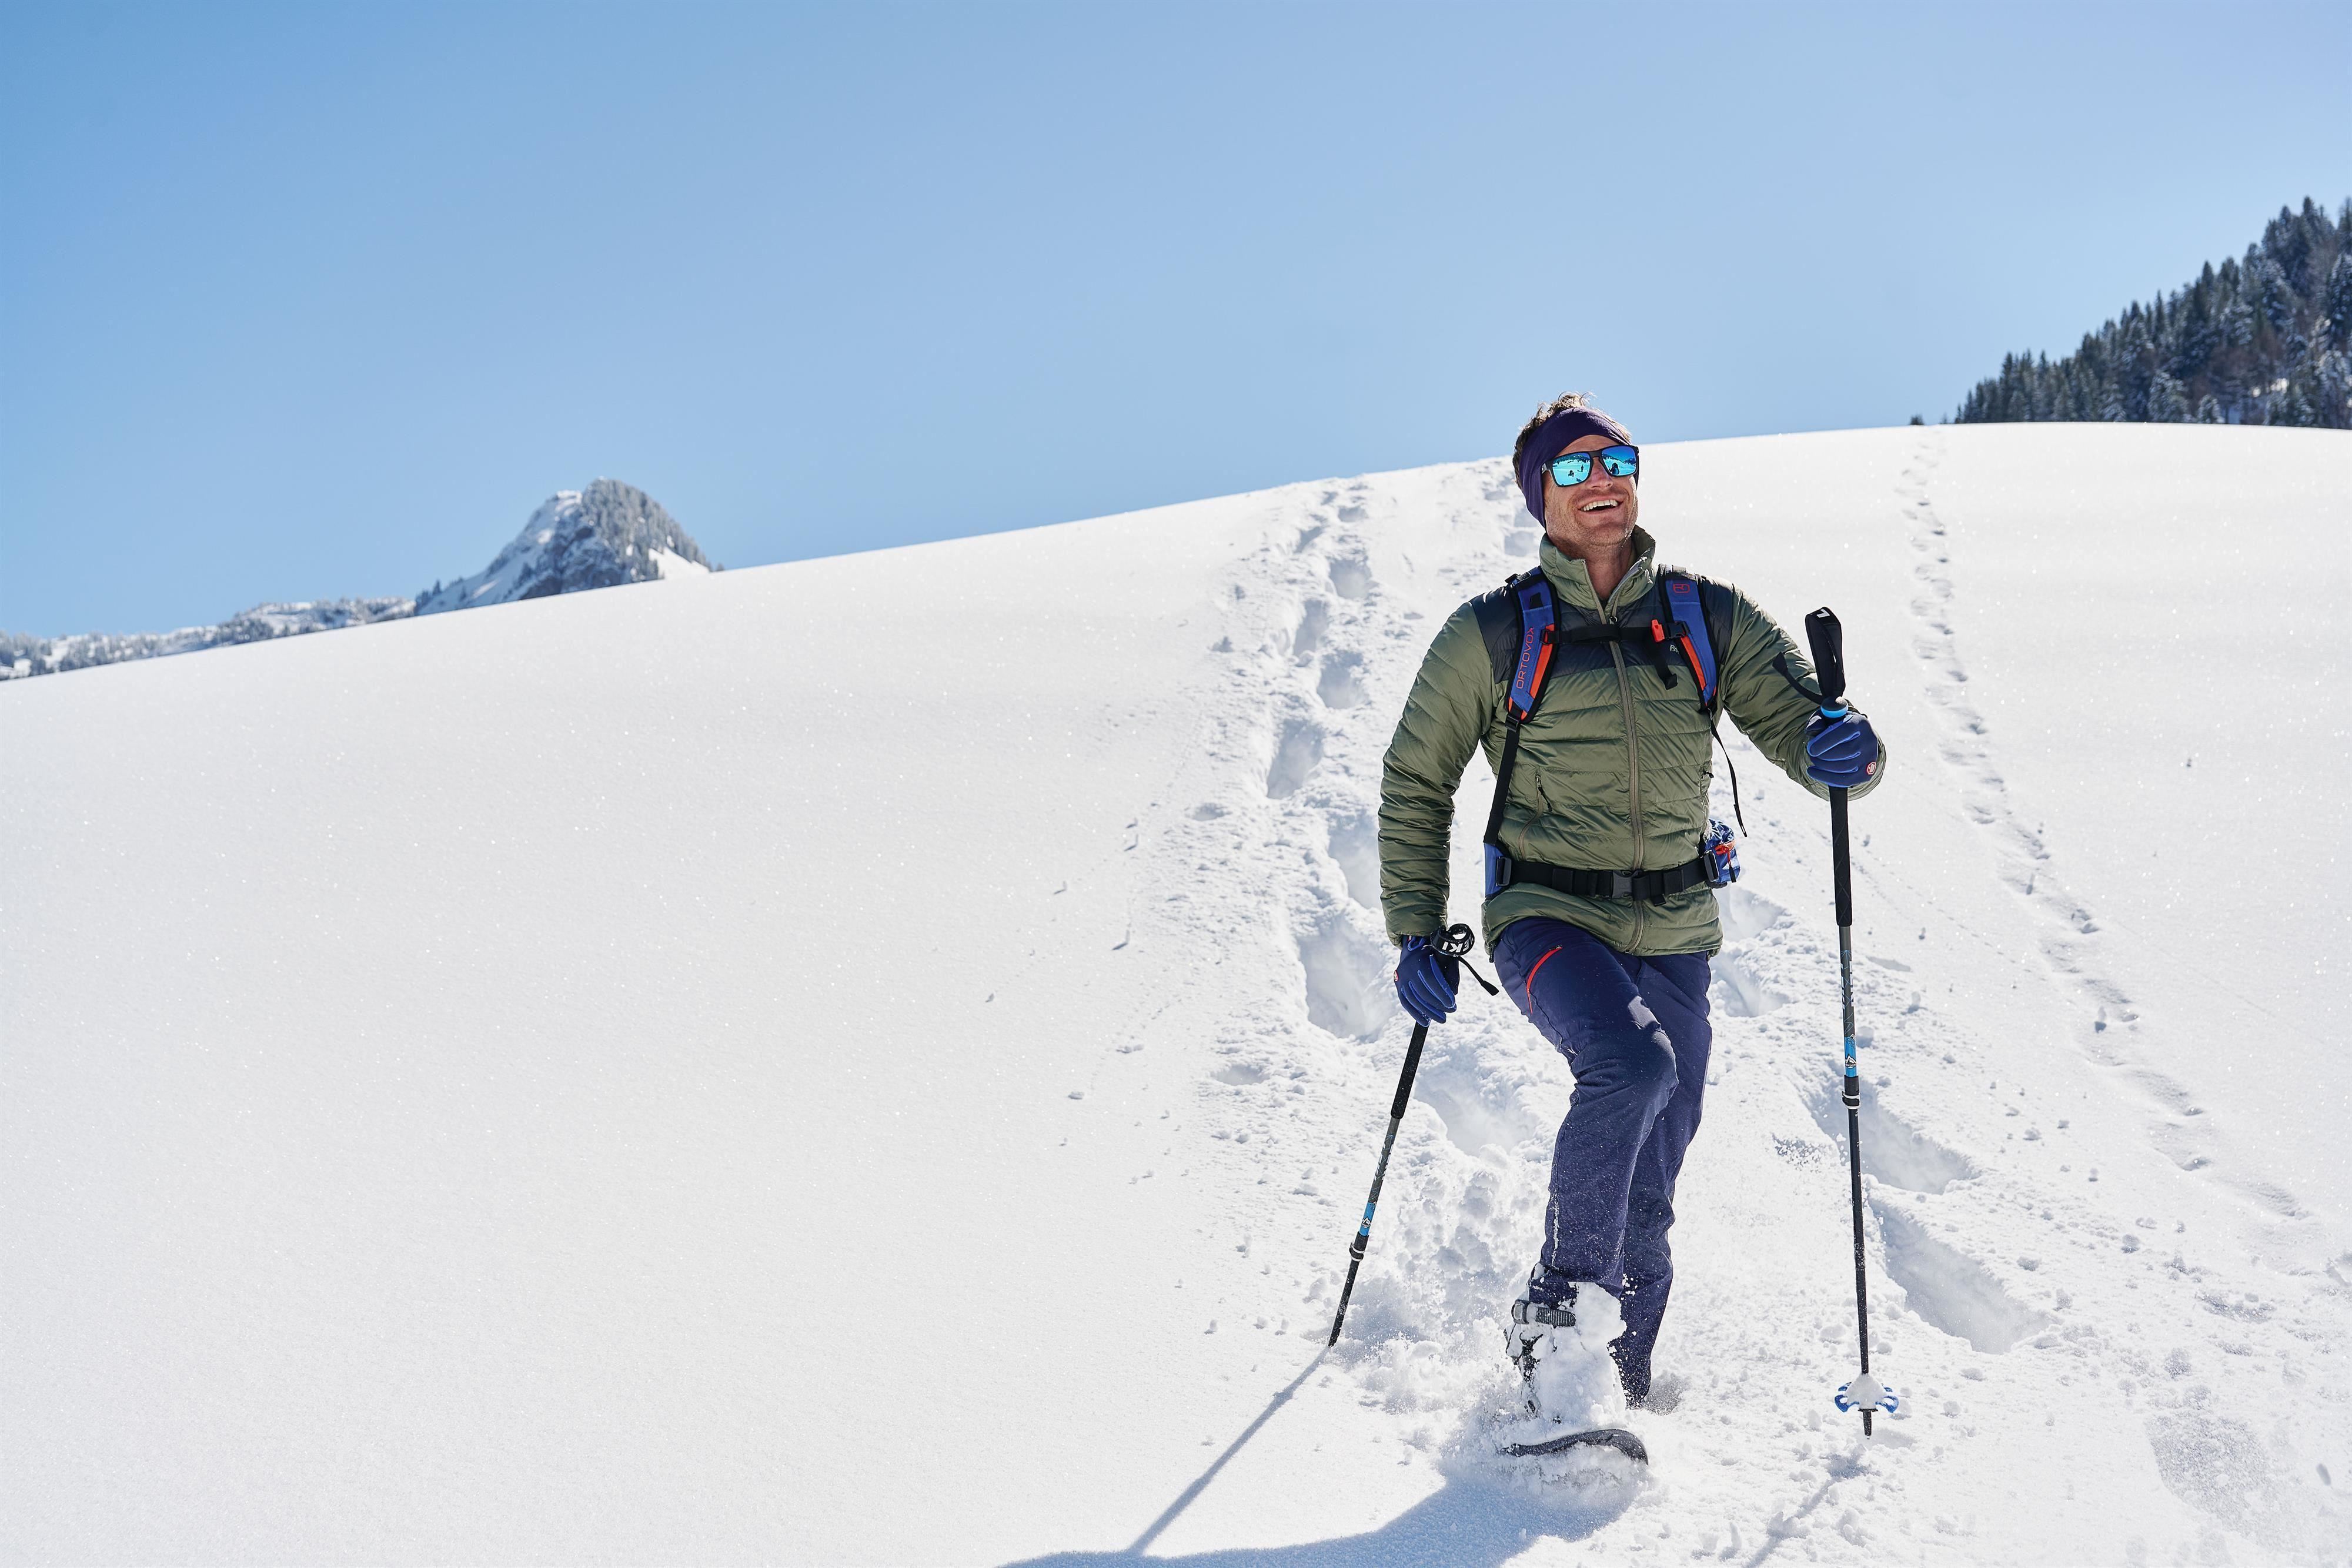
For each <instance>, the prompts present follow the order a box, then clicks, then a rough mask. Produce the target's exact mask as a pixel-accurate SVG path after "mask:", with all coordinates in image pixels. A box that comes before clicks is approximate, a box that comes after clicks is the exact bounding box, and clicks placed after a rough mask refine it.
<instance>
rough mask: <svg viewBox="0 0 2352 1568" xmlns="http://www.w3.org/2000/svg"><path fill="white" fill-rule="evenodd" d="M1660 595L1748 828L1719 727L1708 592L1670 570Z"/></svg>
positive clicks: (1665, 623) (1662, 614)
mask: <svg viewBox="0 0 2352 1568" xmlns="http://www.w3.org/2000/svg"><path fill="white" fill-rule="evenodd" d="M1658 598H1659V601H1660V603H1659V617H1658V618H1659V621H1660V622H1662V624H1661V626H1660V631H1661V632H1662V633H1663V634H1664V636H1665V637H1667V638H1668V639H1670V640H1672V641H1673V642H1675V643H1678V644H1680V645H1681V648H1682V651H1683V657H1684V658H1685V659H1688V660H1689V661H1690V667H1691V674H1693V675H1694V676H1696V678H1697V680H1698V703H1699V711H1700V712H1702V713H1704V714H1706V728H1707V733H1708V734H1709V735H1711V736H1713V737H1715V744H1716V745H1717V747H1719V748H1720V749H1721V750H1722V752H1723V766H1724V768H1725V769H1726V770H1727V771H1728V772H1729V773H1730V775H1731V815H1732V817H1733V818H1734V819H1735V820H1736V821H1738V823H1739V831H1742V832H1746V831H1748V819H1747V817H1746V816H1745V815H1744V814H1742V813H1741V811H1740V810H1739V769H1738V767H1736V766H1735V765H1734V764H1733V762H1732V760H1731V747H1727V746H1725V745H1724V744H1723V735H1722V732H1721V731H1720V730H1719V729H1718V728H1717V725H1718V723H1719V722H1720V717H1721V715H1722V713H1723V688H1722V687H1721V685H1718V684H1717V667H1716V663H1715V639H1714V638H1713V637H1712V636H1710V635H1709V634H1708V632H1707V629H1706V594H1705V593H1704V592H1702V591H1700V588H1699V585H1698V584H1697V583H1696V582H1695V581H1693V580H1691V579H1690V578H1688V577H1686V576H1685V575H1684V574H1683V573H1681V572H1678V571H1669V572H1661V573H1660V574H1659V576H1658Z"/></svg>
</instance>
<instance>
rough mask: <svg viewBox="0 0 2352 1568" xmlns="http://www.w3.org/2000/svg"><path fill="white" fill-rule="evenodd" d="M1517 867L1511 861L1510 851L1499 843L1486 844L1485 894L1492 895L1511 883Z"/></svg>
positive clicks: (1490, 896)
mask: <svg viewBox="0 0 2352 1568" xmlns="http://www.w3.org/2000/svg"><path fill="white" fill-rule="evenodd" d="M1516 872H1517V867H1516V866H1514V865H1513V864H1512V863H1511V856H1510V852H1508V851H1507V850H1505V849H1504V848H1503V846H1502V845H1500V844H1488V845H1487V846H1486V896H1487V897H1489V898H1492V897H1494V896H1495V895H1496V894H1498V893H1500V892H1502V891H1503V890H1504V889H1505V888H1507V887H1508V886H1510V885H1511V881H1512V877H1513V875H1514V873H1516Z"/></svg>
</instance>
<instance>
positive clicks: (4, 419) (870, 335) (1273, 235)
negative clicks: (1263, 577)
mask: <svg viewBox="0 0 2352 1568" xmlns="http://www.w3.org/2000/svg"><path fill="white" fill-rule="evenodd" d="M2347 102H2352V6H2345V5H2294V6H2272V7H2265V6H2259V5H2232V6H2229V7H2214V6H2183V7H2178V8H2173V7H2166V6H2161V5H2128V6H2126V5H2093V6H2081V7H2067V6H2063V5H1999V6H1983V5H1979V6H1949V7H1948V6H1937V5H1869V6H1831V7H1821V6H1771V5H1738V6H1729V7H1717V6H1707V5H1610V6H1591V7H1580V6H1546V5H1393V6H1391V5H1244V4H1224V5H1192V6H1181V7H1162V6H1152V5H1017V6H1009V5H985V4H959V5H946V6H939V7H932V6H923V5H861V6H803V5H520V4H510V5H457V6H443V5H421V4H408V5H365V4H349V5H303V6H242V5H239V6H226V5H194V4H180V5H171V6H165V7H153V8H148V7H137V6H105V5H57V6H37V5H6V6H5V7H0V212H5V214H7V222H6V225H5V243H0V485H5V495H6V507H5V513H0V627H6V628H8V629H10V630H14V631H20V632H36V633H47V634H55V633H59V632H78V631H93V630H110V631H136V630H156V629H162V628H165V627H170V626H174V625H183V624H188V623H193V622H205V621H212V620H216V619H218V618H220V617H222V616H224V615H226V614H228V613H230V612H234V611H236V610H237V609H240V608H242V607H244V606H246V605H247V604H251V603H254V602H256V601H260V600H264V599H294V598H312V597H322V596H334V595H342V594H361V593H399V592H412V591H415V590H417V589H420V588H423V587H425V586H426V585H427V584H429V583H430V582H432V581H433V580H436V578H447V577H455V576H457V575H460V574H462V573H465V572H468V571H472V570H478V568H479V567H481V566H482V565H483V564H484V563H485V562H486V561H487V560H488V558H489V556H490V555H491V554H492V553H493V552H494V551H495V550H496V549H497V548H498V546H499V544H501V543H503V542H504V541H505V540H506V539H507V538H509V537H511V535H512V534H513V533H514V532H515V530H516V529H517V528H520V526H521V524H522V522H523V520H524V518H525V517H527V516H528V515H529V513H530V509H531V508H532V507H534V506H535V505H536V504H537V503H538V502H540V501H541V500H542V499H544V498H545V497H547V496H548V495H549V494H551V493H552V492H553V491H555V490H557V489H560V488H574V487H577V486H581V485H583V484H585V483H586V482H587V481H588V480H589V479H591V478H593V477H594V476H598V475H610V476H614V477H618V478H623V479H626V480H629V481H631V482H632V483H635V484H637V485H640V486H644V487H645V488H646V489H647V490H648V491H650V492H651V493H652V494H653V495H654V496H655V497H656V498H658V499H659V500H660V501H662V502H663V504H664V505H666V506H667V507H669V509H670V510H671V511H672V512H674V513H675V514H676V515H677V517H678V518H679V519H680V520H681V521H682V522H684V523H685V525H686V526H687V528H688V530H689V531H691V532H692V533H693V534H694V535H695V536H696V537H697V538H699V539H700V540H701V541H702V543H703V545H704V547H705V548H706V549H709V551H710V552H711V553H712V554H713V555H714V556H716V557H717V558H718V559H720V560H722V561H724V562H726V563H728V564H729V565H730V566H743V565H755V564H760V563H763V562H768V561H776V560H785V559H795V558H799V557H804V556H810V555H824V554H833V553H836V552H840V551H845V550H854V549H873V548H877V547H881V546H887V545H893V544H902V543H908V542H912V541H916V540H921V539H929V538H941V537H947V536H952V535H959V534H967V533H975V532H981V531H985V530H991V529H998V528H1020V527H1025V526H1029V525H1032V524H1037V523H1048V522H1056V521H1062V520H1066V519H1069V518H1073V517H1090V516H1095V515H1098V514H1102V513H1108V512H1116V511H1122V510H1128V509H1131V508H1135V507H1148V506H1154V505H1158V504H1161V503H1165V502H1171V501H1181V500H1188V499H1192V498H1195V497H1204V496H1213V495H1221V494H1225V493H1229V492H1233V491H1237V490H1244V489H1251V488H1255V487H1259V486H1267V485H1273V484H1278V483H1282V482H1285V481H1287V480H1292V479H1304V478H1312V477H1318V476H1326V475H1334V474H1353V473H1360V472H1364V471H1368V470H1376V469H1384V468H1397V467H1405V466H1409V465H1416V464H1423V463H1433V462H1440V461H1446V460H1452V459H1458V458H1468V457H1475V456H1482V455H1488V454H1492V453H1495V452H1498V451H1501V450H1504V449H1505V448H1507V445H1508V444H1509V441H1510V437H1511V434H1512V433H1513V431H1515V430H1516V428H1517V424H1518V422H1519V420H1520V419H1521V418H1522V417H1524V415H1525V413H1527V411H1528V409H1529V408H1530V407H1531V406H1532V405H1533V404H1535V403H1536V402H1538V401H1539V400H1540V399H1542V398H1543V397H1546V396H1548V395H1549V394H1550V393H1552V392H1557V391H1559V390H1561V389H1562V388H1566V387H1570V386H1575V387H1583V388H1588V389H1590V390H1591V391H1593V392H1597V393H1598V394H1599V395H1600V396H1601V400H1602V401H1603V402H1604V403H1605V404H1606V406H1608V407H1609V408H1610V409H1612V411H1613V412H1615V413H1618V414H1619V415H1620V416H1621V417H1622V418H1624V419H1625V420H1626V421H1627V422H1628V423H1630V424H1631V425H1632V426H1633V430H1634V432H1635V434H1637V435H1638V436H1639V437H1640V438H1642V439H1643V440H1645V441H1664V440H1675V439H1684V438H1692V437H1706V436H1717V435H1733V434H1758V433H1764V432H1772V431H1786V430H1807V429H1822V428H1835V427H1842V426H1853V425H1869V424H1884V423H1900V422H1901V421H1902V420H1904V419H1905V418H1906V417H1907V416H1909V415H1910V414H1912V413H1923V414H1925V415H1927V417H1929V418H1930V419H1933V418H1936V417H1938V416H1939V415H1941V414H1943V413H1947V412H1948V411H1949V409H1950V408H1951V407H1952V406H1953V405H1954V404H1955V403H1956V402H1958V399H1959V397H1960V395H1961V394H1962V393H1963V392H1965V391H1966V390H1967V389H1968V387H1969V385H1970V384H1971V383H1972V382H1974V381H1975V380H1976V379H1977V378H1978V377H1979V376H1981V375H1983V374H1986V373H1988V372H1989V371H1991V370H1993V369H1994V368H1996V366H1997V365H1998V363H1999V361H2000V354H2001V352H2002V351H2003V350H2007V349H2015V348H2026V347H2035V348H2045V349H2049V350H2064V349H2066V348H2069V347H2071V346H2072V345H2073V343H2074V341H2075V340H2077V338H2079V336H2080V335H2081V333H2082V332H2083V331H2084V330H2085V329H2089V328H2091V327H2094V326H2095V325H2096V324H2097V323H2098V322H2099V321H2100V320H2101V319H2105V317H2107V316H2108V315H2111V314H2113V313H2114V312H2115V311H2116V309H2117V308H2120V307H2121V306H2122V305H2123V304H2124V303H2125V302H2126V300H2127V299H2129V298H2136V297H2137V298H2145V297H2146V296H2147V295H2148V294H2150V293H2152V292H2153V291H2155V290H2156V289H2158V288H2160V287H2169V286H2172V285H2176V284H2178V283H2179V282H2181V281H2183V280H2185V279H2186V278H2187V277H2189V276H2190V275H2191V274H2192V273H2193V272H2194V271H2195V269H2196V268H2197V267H2198V266H2199V265H2200V264H2201V263H2202V262H2204V261H2206V260H2208V259H2219V258H2220V257H2221V256H2224V255H2228V254H2233V253H2235V252H2237V251H2240V250H2242V248H2243V246H2245V245H2246V244H2247V242H2248V241H2249V240H2251V239H2252V238H2253V237H2255V235H2257V234H2258V233H2259V232H2260V228H2261V225H2262V223H2263V220H2264V218H2265V217H2266V216H2268V215H2269V214H2272V213H2273V212H2275V211H2276V209H2277V208H2278V206H2279V205H2280V204H2282V203H2284V202H2290V201H2295V202H2299V201H2300V200H2301V199H2302V198H2303V197H2304V196H2305V195H2306V194H2308V195H2310V196H2313V197H2315V198H2316V199H2317V200H2319V201H2321V202H2322V203H2324V204H2327V205H2328V206H2329V207H2331V208H2332V207H2333V206H2334V205H2335V204H2336V203H2337V202H2339V201H2341V200H2342V199H2343V198H2345V197H2346V196H2347V195H2352V132H2347V130H2346V126H2345V119H2344V117H2345V112H2346V108H2347ZM1758 482H1759V484H1768V485H1787V484H1791V483H1801V476H1792V475H1787V474H1759V476H1758ZM948 586H949V590H950V591H951V585H948Z"/></svg>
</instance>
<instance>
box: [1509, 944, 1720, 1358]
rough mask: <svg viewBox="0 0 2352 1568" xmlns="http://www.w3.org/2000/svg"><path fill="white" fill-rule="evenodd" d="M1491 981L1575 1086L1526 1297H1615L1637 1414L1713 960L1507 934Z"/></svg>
mask: <svg viewBox="0 0 2352 1568" xmlns="http://www.w3.org/2000/svg"><path fill="white" fill-rule="evenodd" d="M1495 970H1496V974H1497V976H1498V977H1500V978H1501V979H1502V982H1503V984H1504V985H1505V986H1507V987H1508V988H1510V993H1511V999H1512V1000H1513V1001H1515V1002H1517V1004H1518V1006H1519V1010H1520V1011H1521V1012H1523V1013H1525V1014H1527V1015H1528V1019H1529V1020H1530V1021H1531V1022H1533V1023H1534V1025H1535V1026H1536V1028H1537V1029H1538V1030H1542V1031H1543V1036H1544V1038H1545V1039H1546V1040H1550V1041H1551V1042H1552V1044H1554V1045H1556V1046H1558V1047H1559V1050H1560V1052H1561V1054H1563V1055H1564V1056H1566V1057H1567V1058H1568V1063H1569V1066H1570V1068H1572V1069H1573V1070H1574V1071H1575V1073H1576V1091H1575V1092H1574V1093H1573V1094H1571V1095H1570V1098H1569V1103H1568V1119H1567V1120H1566V1121H1565V1122H1563V1123H1561V1124H1560V1129H1559V1143H1558V1144H1557V1145H1555V1146H1554V1148H1553V1150H1552V1160H1551V1204H1550V1207H1549V1210H1548V1211H1547V1212H1546V1214H1545V1217H1544V1244H1543V1255H1542V1258H1541V1260H1539V1261H1538V1264H1537V1266H1536V1270H1535V1273H1534V1276H1533V1278H1532V1280H1531V1281H1530V1294H1531V1295H1532V1296H1533V1297H1534V1298H1535V1299H1536V1300H1538V1301H1552V1302H1555V1303H1556V1302H1558V1301H1560V1300H1562V1299H1563V1298H1565V1297H1566V1295H1567V1294H1568V1289H1567V1288H1568V1287H1569V1286H1570V1284H1583V1283H1587V1282H1590V1283H1592V1284H1597V1285H1599V1286H1600V1287H1601V1289H1603V1290H1605V1291H1609V1292H1610V1293H1611V1294H1612V1295H1614V1296H1615V1297H1616V1298H1617V1300H1618V1302H1619V1305H1620V1307H1621V1308H1622V1312H1623V1314H1624V1319H1625V1334H1624V1337H1623V1338H1622V1339H1620V1340H1619V1341H1618V1342H1617V1343H1616V1345H1615V1346H1614V1347H1613V1349H1614V1354H1615V1355H1616V1357H1617V1370H1618V1375H1619V1376H1620V1377H1621V1379H1622V1381H1623V1383H1624V1385H1625V1396H1626V1397H1627V1398H1628V1399H1631V1400H1633V1401H1634V1402H1636V1403H1639V1402H1640V1401H1642V1400H1643V1399H1646V1398H1647V1397H1648V1396H1649V1392H1650V1352H1651V1351H1652V1349H1653V1348H1654V1346H1655V1345H1656V1344H1657V1342H1658V1325H1659V1324H1660V1323H1662V1322H1664V1321H1665V1315H1666V1296H1667V1293H1668V1292H1669V1291H1672V1290H1673V1289H1674V1282H1675V1265H1674V1260H1673V1258H1672V1256H1671V1255H1670V1254H1669V1253H1668V1252H1667V1250H1666V1232H1667V1230H1668V1229H1669V1228H1672V1226H1673V1225H1674V1223H1675V1176H1678V1175H1680V1174H1681V1171H1682V1168H1683V1155H1684V1154H1685V1152H1686V1151H1687V1150H1688V1149H1689V1148H1690V1141H1691V1135H1692V1134H1695V1133H1696V1132H1697V1131H1698V1113H1699V1097H1700V1095H1702V1094H1703V1093H1705V1092H1706V1053H1707V1046H1708V1044H1709V1042H1710V1041H1711V1040H1713V1038H1714V1035H1713V1031H1712V1030H1710V1029H1709V1028H1708V1027H1707V1021H1706V986H1707V963H1706V955H1705V954H1701V953H1675V954H1669V955H1666V956H1661V957H1650V958H1635V957H1631V956H1627V955H1625V954H1623V953H1620V952H1618V951H1617V950H1616V949H1615V948H1613V947H1612V946H1608V945H1607V944H1606V943H1604V942H1602V941H1601V939H1600V938H1599V937H1597V936H1593V935H1592V934H1591V932H1589V931H1585V930H1582V929H1580V928H1579V927H1577V926H1574V925H1569V924H1567V923H1566V922H1565V921H1559V920H1545V919H1540V918H1530V919H1526V920H1515V921H1513V922H1512V923H1511V924H1510V925H1507V926H1506V927H1504V930H1503V936H1502V939H1501V940H1500V941H1499V942H1497V943H1496V946H1495Z"/></svg>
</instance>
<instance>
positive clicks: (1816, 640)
mask: <svg viewBox="0 0 2352 1568" xmlns="http://www.w3.org/2000/svg"><path fill="white" fill-rule="evenodd" d="M1805 640H1806V641H1807V642H1809V643H1811V644H1812V645H1813V675H1814V678H1815V679H1817V680H1819V681H1820V682H1821V684H1822V706H1823V707H1825V708H1831V707H1836V706H1838V705H1839V704H1840V703H1841V702H1842V701H1843V700H1844V697H1845V628H1843V626H1840V625H1839V624H1838V618H1837V617H1836V616H1835V615H1833V614H1832V613H1831V612H1830V607H1829V606H1828V605H1826V604H1824V605H1822V607H1821V608H1820V609H1819V610H1816V611H1814V612H1812V613H1811V615H1808V616H1806V617H1805Z"/></svg>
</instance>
